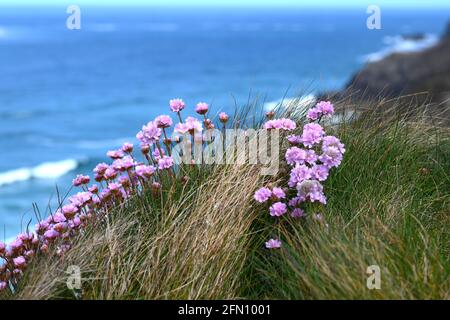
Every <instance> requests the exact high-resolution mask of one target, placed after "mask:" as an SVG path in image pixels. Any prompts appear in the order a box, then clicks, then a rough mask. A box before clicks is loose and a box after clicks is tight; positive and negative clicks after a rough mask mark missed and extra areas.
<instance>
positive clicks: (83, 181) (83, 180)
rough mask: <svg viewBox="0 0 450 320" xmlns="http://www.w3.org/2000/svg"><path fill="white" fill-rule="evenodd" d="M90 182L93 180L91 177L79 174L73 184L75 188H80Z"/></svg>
mask: <svg viewBox="0 0 450 320" xmlns="http://www.w3.org/2000/svg"><path fill="white" fill-rule="evenodd" d="M90 180H91V179H90V178H89V176H84V175H82V174H79V175H77V176H76V178H75V179H73V180H72V184H73V185H74V186H75V187H79V186H81V185H83V184H88V183H89V181H90Z"/></svg>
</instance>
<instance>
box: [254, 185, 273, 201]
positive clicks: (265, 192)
mask: <svg viewBox="0 0 450 320" xmlns="http://www.w3.org/2000/svg"><path fill="white" fill-rule="evenodd" d="M271 196H272V191H270V189H269V188H265V187H264V188H261V189H259V190H257V191H256V192H255V195H254V196H253V197H254V198H255V200H256V201H258V202H261V203H262V202H266V201H267V200H269V198H270V197H271Z"/></svg>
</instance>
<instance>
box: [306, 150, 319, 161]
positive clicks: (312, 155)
mask: <svg viewBox="0 0 450 320" xmlns="http://www.w3.org/2000/svg"><path fill="white" fill-rule="evenodd" d="M317 159H318V156H317V154H316V152H315V151H314V150H311V149H310V150H306V158H305V162H306V163H308V164H315V163H316V161H317Z"/></svg>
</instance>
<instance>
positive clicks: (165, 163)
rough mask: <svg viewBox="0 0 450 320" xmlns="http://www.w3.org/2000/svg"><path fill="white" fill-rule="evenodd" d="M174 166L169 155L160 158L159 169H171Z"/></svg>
mask: <svg viewBox="0 0 450 320" xmlns="http://www.w3.org/2000/svg"><path fill="white" fill-rule="evenodd" d="M172 166H173V159H172V157H169V156H163V157H162V158H161V159H159V160H158V168H159V170H164V169H169V168H171V167H172Z"/></svg>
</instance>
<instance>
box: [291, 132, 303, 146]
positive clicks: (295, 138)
mask: <svg viewBox="0 0 450 320" xmlns="http://www.w3.org/2000/svg"><path fill="white" fill-rule="evenodd" d="M287 139H288V141H289V143H290V144H291V145H293V146H298V145H299V144H301V143H302V139H301V137H299V136H296V135H295V134H291V135H289V136H288V137H287Z"/></svg>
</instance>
